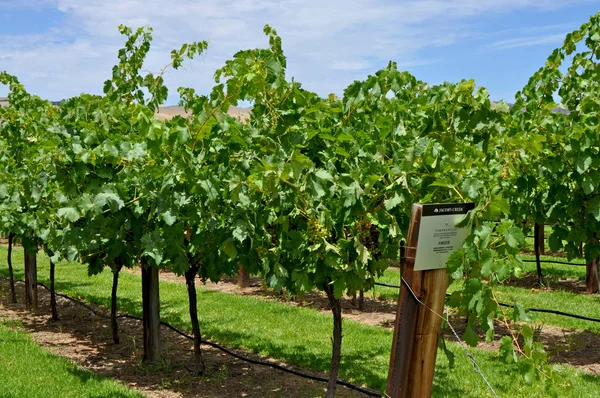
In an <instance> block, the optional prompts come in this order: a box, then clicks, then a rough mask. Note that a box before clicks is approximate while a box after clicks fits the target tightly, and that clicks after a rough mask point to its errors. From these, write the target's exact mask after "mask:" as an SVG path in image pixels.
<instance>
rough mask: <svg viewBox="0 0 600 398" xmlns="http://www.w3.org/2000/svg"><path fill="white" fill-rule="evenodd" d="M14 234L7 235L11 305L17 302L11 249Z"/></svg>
mask: <svg viewBox="0 0 600 398" xmlns="http://www.w3.org/2000/svg"><path fill="white" fill-rule="evenodd" d="M14 238H15V234H8V259H7V260H8V277H9V280H10V299H11V301H12V302H13V303H16V302H17V292H16V291H15V274H14V272H13V266H12V248H13V241H14Z"/></svg>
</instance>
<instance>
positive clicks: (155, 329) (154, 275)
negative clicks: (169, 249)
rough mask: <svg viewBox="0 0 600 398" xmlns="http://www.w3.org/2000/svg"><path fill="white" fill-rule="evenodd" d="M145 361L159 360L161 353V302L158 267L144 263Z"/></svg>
mask: <svg viewBox="0 0 600 398" xmlns="http://www.w3.org/2000/svg"><path fill="white" fill-rule="evenodd" d="M142 311H143V316H142V318H143V324H144V358H143V360H144V361H150V362H153V361H158V360H159V359H160V358H161V354H160V302H159V291H158V268H157V267H150V266H147V265H146V264H142Z"/></svg>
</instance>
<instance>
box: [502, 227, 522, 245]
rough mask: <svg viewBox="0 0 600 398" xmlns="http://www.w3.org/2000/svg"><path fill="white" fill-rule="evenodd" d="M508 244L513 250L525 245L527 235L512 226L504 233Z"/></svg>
mask: <svg viewBox="0 0 600 398" xmlns="http://www.w3.org/2000/svg"><path fill="white" fill-rule="evenodd" d="M504 238H505V239H506V243H507V244H508V245H509V246H510V247H513V248H517V247H519V246H522V245H524V244H525V234H523V231H521V229H519V228H517V227H515V226H511V227H509V228H508V229H507V230H506V231H505V232H504Z"/></svg>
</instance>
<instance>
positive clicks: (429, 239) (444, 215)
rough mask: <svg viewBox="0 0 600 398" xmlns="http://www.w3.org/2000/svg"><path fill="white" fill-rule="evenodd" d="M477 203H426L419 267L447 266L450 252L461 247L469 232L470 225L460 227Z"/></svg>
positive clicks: (422, 217) (416, 259)
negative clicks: (460, 222)
mask: <svg viewBox="0 0 600 398" xmlns="http://www.w3.org/2000/svg"><path fill="white" fill-rule="evenodd" d="M474 207H475V204H474V203H444V204H424V205H423V212H422V214H421V223H420V226H419V239H418V242H419V243H418V246H417V255H416V257H415V268H414V269H415V271H424V270H428V269H440V268H445V267H446V261H447V260H448V257H450V254H451V253H452V252H453V251H455V250H456V249H458V248H460V247H461V246H462V244H463V243H464V241H465V239H466V238H467V236H468V235H469V229H468V228H457V227H456V224H457V223H458V222H459V221H460V220H462V219H463V218H464V216H465V214H467V212H468V211H469V210H471V209H473V208H474Z"/></svg>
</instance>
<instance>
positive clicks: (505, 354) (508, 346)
mask: <svg viewBox="0 0 600 398" xmlns="http://www.w3.org/2000/svg"><path fill="white" fill-rule="evenodd" d="M499 354H500V358H502V360H503V361H504V362H505V363H507V364H512V363H517V354H516V352H515V347H514V346H513V341H512V339H511V338H510V337H509V336H503V337H502V338H501V339H500V350H499Z"/></svg>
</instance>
